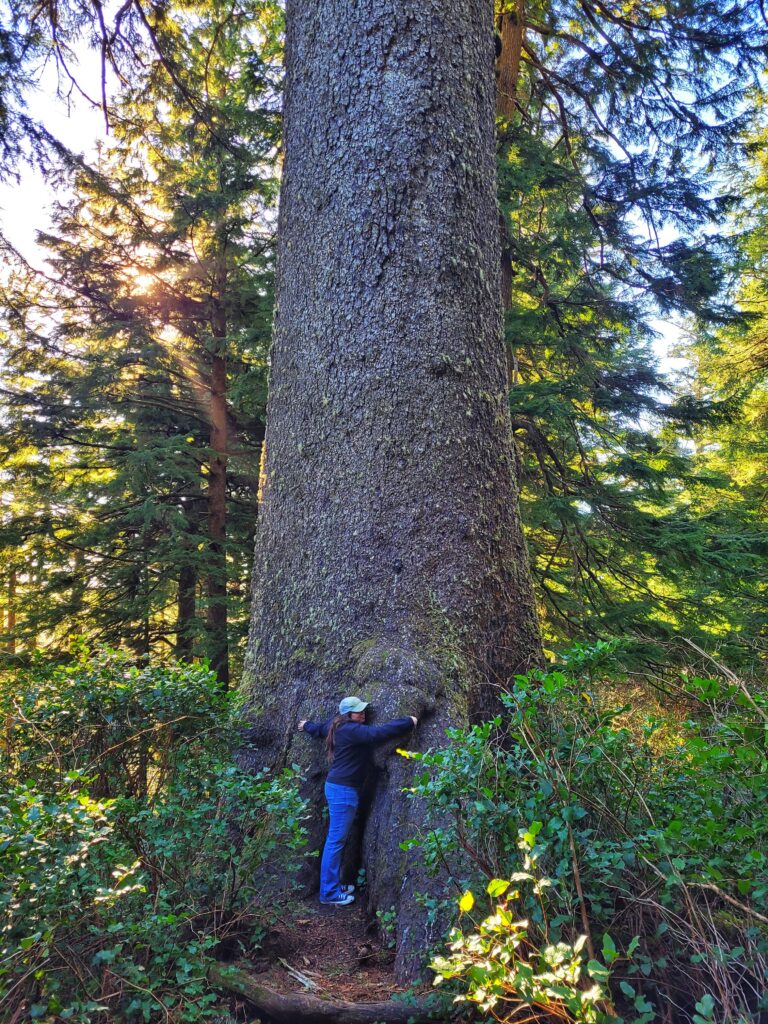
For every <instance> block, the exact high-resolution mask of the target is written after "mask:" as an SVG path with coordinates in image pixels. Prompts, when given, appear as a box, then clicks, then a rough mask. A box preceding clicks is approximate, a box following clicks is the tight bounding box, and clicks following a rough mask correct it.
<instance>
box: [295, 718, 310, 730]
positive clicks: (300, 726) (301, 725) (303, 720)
mask: <svg viewBox="0 0 768 1024" xmlns="http://www.w3.org/2000/svg"><path fill="white" fill-rule="evenodd" d="M306 724H307V720H306V718H302V720H301V721H300V722H299V724H298V725H297V726H296V728H297V729H298V730H299V732H303V731H304V726H305V725H306Z"/></svg>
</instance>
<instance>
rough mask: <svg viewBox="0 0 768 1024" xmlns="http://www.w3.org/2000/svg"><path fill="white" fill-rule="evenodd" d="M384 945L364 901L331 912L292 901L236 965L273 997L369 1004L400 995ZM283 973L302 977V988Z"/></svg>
mask: <svg viewBox="0 0 768 1024" xmlns="http://www.w3.org/2000/svg"><path fill="white" fill-rule="evenodd" d="M390 941H392V943H393V945H394V942H393V940H390V939H389V938H388V937H387V936H386V935H383V934H382V933H381V930H380V929H379V926H378V922H377V921H375V920H374V921H371V920H370V918H369V917H368V915H367V914H366V912H365V900H364V898H363V899H359V898H358V899H357V900H356V901H355V902H354V903H351V904H349V905H348V906H346V907H331V906H323V905H321V904H320V903H319V902H318V900H317V896H314V897H310V898H308V899H306V900H302V901H300V902H298V903H297V904H296V905H295V906H294V908H293V912H292V913H290V914H286V916H285V917H284V918H281V919H280V920H279V921H278V922H277V923H276V924H275V925H274V926H273V927H272V928H271V929H270V931H269V932H268V934H267V936H266V937H265V939H264V942H263V944H262V946H261V947H260V948H259V949H258V950H254V951H253V954H252V955H251V956H249V957H246V958H243V959H241V960H239V961H238V962H237V966H238V967H241V968H242V969H243V970H247V971H250V972H251V973H253V974H254V975H256V976H257V977H258V980H259V982H260V983H261V984H264V985H265V986H267V987H268V988H271V989H274V990H275V991H277V992H305V993H312V994H314V995H318V996H321V997H322V996H325V997H326V998H327V997H331V998H337V999H346V1000H349V1001H350V1002H375V1001H377V1000H380V999H389V998H390V996H392V995H393V994H394V993H396V992H404V991H406V990H405V989H404V988H402V987H400V986H398V985H397V984H396V983H395V978H394V973H393V968H394V961H395V952H394V948H391V947H390V945H389V943H390ZM289 968H292V969H293V971H295V972H298V973H299V974H301V975H303V976H304V978H305V983H302V981H301V980H299V979H298V978H297V977H296V976H295V974H292V973H291V971H290V970H289ZM307 983H308V984H307ZM312 984H313V985H315V986H316V988H312V987H310V985H312Z"/></svg>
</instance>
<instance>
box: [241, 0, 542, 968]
mask: <svg viewBox="0 0 768 1024" xmlns="http://www.w3.org/2000/svg"><path fill="white" fill-rule="evenodd" d="M493 59H494V42H493V3H492V0H368V2H367V3H365V4H361V3H359V2H357V0H317V2H315V3H312V4H299V3H297V2H296V0H289V3H288V6H287V51H286V71H287V76H286V97H285V167H284V178H283V190H282V195H281V205H280V224H279V245H280V252H279V265H278V312H277V320H276V337H275V345H274V351H273V357H272V358H273V363H272V378H271V391H270V399H269V409H268V427H267V441H266V444H267V455H266V464H265V473H264V480H263V504H262V509H261V513H260V522H259V526H258V535H257V545H256V559H255V566H254V605H253V622H252V630H251V638H250V647H249V654H248V659H247V666H246V673H247V678H248V681H249V683H250V686H251V688H252V693H253V709H254V717H255V720H256V725H255V729H254V738H255V739H256V742H257V745H258V750H257V751H256V753H255V758H256V759H258V760H260V761H262V762H264V763H280V762H282V761H283V760H285V759H289V760H293V761H298V762H300V763H302V764H304V765H307V766H309V768H310V774H311V776H312V786H313V787H314V789H313V792H315V793H316V795H317V807H318V811H319V809H320V806H321V804H322V798H321V796H320V792H321V791H320V783H321V772H322V768H323V763H322V754H321V752H320V750H319V747H313V746H312V741H311V740H309V739H308V738H307V737H305V736H303V735H302V734H296V733H294V732H293V727H294V724H295V722H296V720H297V719H298V718H299V717H307V718H319V717H321V716H325V715H329V714H330V713H331V712H332V711H333V709H334V707H335V704H336V703H337V702H338V700H339V698H340V697H342V696H344V695H345V694H348V693H354V692H361V693H363V694H364V695H365V697H366V698H368V699H370V700H372V701H373V702H374V706H375V710H376V718H377V719H378V720H384V719H386V718H390V717H395V716H396V715H400V714H417V715H420V716H422V715H426V717H425V718H424V720H423V722H422V724H421V725H420V727H419V730H418V731H417V734H416V737H415V742H416V743H417V744H418V745H419V746H420V747H422V748H424V747H426V746H428V745H436V744H439V743H442V742H443V740H444V730H445V728H446V726H448V725H451V724H460V723H464V722H466V721H467V720H468V719H469V718H471V717H473V716H476V715H479V714H482V713H483V712H484V711H485V710H487V709H488V708H489V707H490V706H492V703H493V691H494V689H495V687H496V686H497V685H498V684H499V683H500V682H502V681H503V680H505V679H508V678H509V677H510V675H511V674H512V673H514V672H515V671H519V670H524V669H526V668H527V667H528V666H529V665H531V664H532V663H535V662H537V661H538V660H539V657H540V643H539V636H538V627H537V621H536V613H535V608H534V602H533V596H532V591H531V583H530V576H529V571H528V564H527V555H526V549H525V543H524V540H523V535H522V531H521V527H520V521H519V515H518V510H517V493H516V485H515V479H514V477H515V463H514V453H513V448H512V441H511V433H510V423H509V416H508V411H507V403H506V388H507V383H506V366H505V353H504V347H503V341H502V325H501V305H500V280H499V275H500V270H499V267H500V252H499V231H498V213H497V208H496V197H495V188H496V175H495V164H494V160H495V155H494V153H495V150H494V103H495V95H494V72H493ZM412 742H413V741H412ZM391 746H394V745H391ZM390 749H391V748H390ZM379 762H380V764H379V767H380V772H379V776H378V779H377V789H376V793H375V796H374V799H373V804H372V807H371V810H370V814H369V816H368V819H367V824H366V828H365V834H364V840H363V856H364V863H365V866H366V869H367V874H368V880H369V894H370V900H371V903H372V905H373V906H376V907H383V908H388V907H390V906H392V905H394V906H396V907H397V908H398V911H399V929H400V933H399V942H398V954H397V969H398V972H399V974H400V975H401V976H405V975H407V974H409V973H412V972H413V970H414V962H415V961H414V955H415V953H416V952H417V951H418V950H419V949H420V948H422V949H423V947H424V946H425V945H426V944H427V943H429V942H431V941H434V938H435V937H434V936H433V935H431V933H430V931H429V928H427V926H426V925H425V923H424V920H423V915H422V913H421V911H420V910H419V909H418V907H417V906H416V905H415V900H414V895H415V892H416V891H418V890H419V889H422V890H423V889H424V888H426V887H427V885H428V884H429V883H428V882H426V881H425V880H424V879H423V877H422V876H421V872H420V871H419V867H418V863H417V860H415V859H412V858H411V857H410V856H409V855H407V854H405V853H404V852H402V851H401V850H400V849H399V843H400V841H401V840H402V839H404V838H405V837H406V836H408V835H409V834H411V833H413V831H414V830H415V827H416V824H417V822H418V817H419V811H418V808H417V807H416V806H415V805H414V804H413V803H412V802H410V801H407V800H406V799H405V798H404V797H403V796H402V794H401V793H400V788H401V787H402V786H403V785H405V784H407V781H408V778H409V776H410V765H411V762H407V761H404V760H403V759H402V758H398V757H395V756H393V755H391V754H388V753H387V752H386V751H383V752H382V754H381V756H380V758H379ZM318 824H319V815H318ZM317 839H318V843H319V841H320V840H321V831H320V828H319V827H318V831H317Z"/></svg>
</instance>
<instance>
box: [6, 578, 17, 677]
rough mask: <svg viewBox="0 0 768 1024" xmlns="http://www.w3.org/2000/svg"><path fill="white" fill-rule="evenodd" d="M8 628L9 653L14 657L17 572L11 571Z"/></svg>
mask: <svg viewBox="0 0 768 1024" xmlns="http://www.w3.org/2000/svg"><path fill="white" fill-rule="evenodd" d="M6 628H7V632H8V653H9V654H10V655H11V657H13V655H15V654H16V570H15V569H11V570H10V572H9V573H8V613H7V616H6Z"/></svg>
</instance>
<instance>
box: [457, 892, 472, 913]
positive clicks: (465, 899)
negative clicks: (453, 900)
mask: <svg viewBox="0 0 768 1024" xmlns="http://www.w3.org/2000/svg"><path fill="white" fill-rule="evenodd" d="M474 905H475V897H474V896H473V895H472V893H471V892H470V891H469V889H467V891H466V892H465V893H464V895H463V896H462V897H461V899H460V900H459V910H460V911H461V913H462V914H466V913H467V912H468V911H470V910H471V909H472V907H474Z"/></svg>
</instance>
